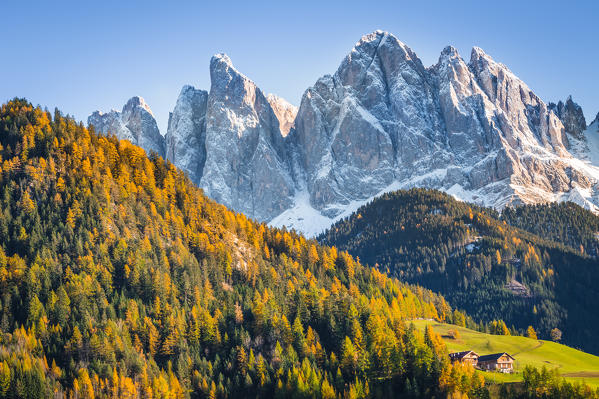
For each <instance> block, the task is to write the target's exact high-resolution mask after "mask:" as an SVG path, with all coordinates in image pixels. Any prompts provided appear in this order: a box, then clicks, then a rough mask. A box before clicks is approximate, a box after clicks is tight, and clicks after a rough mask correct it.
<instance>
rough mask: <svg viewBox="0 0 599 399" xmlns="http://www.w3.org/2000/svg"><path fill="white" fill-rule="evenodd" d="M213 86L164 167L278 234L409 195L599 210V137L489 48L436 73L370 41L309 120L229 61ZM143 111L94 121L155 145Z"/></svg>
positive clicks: (178, 132)
mask: <svg viewBox="0 0 599 399" xmlns="http://www.w3.org/2000/svg"><path fill="white" fill-rule="evenodd" d="M210 77H211V88H210V91H209V92H206V91H203V90H196V89H194V88H193V87H191V86H185V87H184V88H183V89H182V90H181V93H180V95H179V98H178V100H177V105H176V106H175V109H174V110H173V112H172V113H171V115H170V118H169V124H168V132H167V135H166V150H165V151H166V157H167V158H168V159H169V160H171V161H172V162H173V163H174V164H175V165H176V166H177V167H179V168H181V169H182V170H184V171H185V172H187V173H188V175H189V176H190V177H191V179H192V180H193V181H194V182H196V183H197V184H199V185H200V186H201V187H202V188H203V189H204V190H205V192H206V194H207V195H209V196H210V197H212V198H213V199H215V200H217V201H219V202H221V203H223V204H225V205H227V206H229V207H231V208H232V209H234V210H236V211H240V212H244V213H246V214H247V215H248V216H250V217H253V218H256V219H258V220H261V221H269V222H270V223H271V224H273V225H275V226H282V225H286V226H287V227H290V228H296V229H298V230H300V231H303V232H305V233H307V234H309V235H314V234H317V233H319V232H320V231H322V230H323V229H325V228H327V227H328V226H330V224H331V223H333V222H334V221H335V220H336V219H338V218H341V217H344V216H346V215H348V214H349V213H351V212H353V211H354V210H356V209H357V208H358V207H359V206H360V205H361V204H363V203H365V202H366V201H368V200H370V199H371V198H373V197H374V196H376V195H379V194H381V193H383V192H385V191H389V190H393V189H399V188H410V187H429V188H436V189H440V190H444V191H446V192H448V193H450V194H452V195H454V196H456V197H458V198H460V199H462V200H467V201H472V202H476V203H479V204H482V205H486V206H492V207H496V208H498V209H501V208H502V207H504V206H506V205H509V204H518V203H535V202H547V201H560V200H573V201H575V202H578V203H579V204H581V205H583V206H586V207H587V208H590V209H592V210H597V209H598V208H597V206H596V205H597V204H599V155H597V154H599V136H597V135H596V134H595V135H592V134H590V133H589V129H587V130H585V129H584V128H585V127H586V124H585V123H584V117H583V116H582V111H581V110H580V107H578V106H577V105H576V104H575V103H574V102H573V101H572V100H571V99H569V100H568V101H566V103H559V104H557V105H551V104H550V105H547V104H545V103H544V102H543V101H542V100H541V99H540V98H539V97H538V96H536V95H535V93H534V92H532V91H531V90H530V89H529V88H528V86H527V85H526V84H525V83H524V82H522V81H521V80H520V79H519V78H518V77H516V76H515V75H514V74H513V73H512V72H511V71H510V70H509V69H508V68H507V67H506V66H505V65H503V64H500V63H498V62H496V61H494V60H493V59H492V58H491V57H490V56H489V55H487V54H486V53H485V52H484V51H483V50H481V49H479V48H474V49H473V50H472V53H471V56H470V61H469V62H468V63H467V62H466V61H464V59H463V58H462V57H461V56H460V55H459V54H458V52H457V51H456V50H455V49H454V48H452V47H447V48H445V49H444V50H443V51H442V53H441V55H440V57H439V60H438V62H437V63H436V64H435V65H433V66H431V67H428V68H426V67H424V66H423V64H422V62H421V61H420V59H419V58H418V57H417V55H416V54H415V53H414V52H413V51H412V50H411V49H410V48H409V47H407V46H406V45H405V44H404V43H402V42H400V41H399V40H398V39H397V38H395V37H394V36H393V35H391V34H389V33H387V32H382V31H376V32H373V33H371V34H369V35H366V36H364V37H362V39H361V40H360V41H359V42H358V43H357V44H356V45H355V47H354V48H353V49H352V51H351V52H350V53H349V54H348V55H347V56H346V57H345V58H344V60H343V61H342V62H341V64H340V66H339V68H338V69H337V71H336V72H335V73H334V74H333V75H325V76H323V77H321V78H320V79H318V81H317V82H316V83H315V84H314V86H312V87H310V88H308V89H307V90H306V92H305V93H304V95H303V97H302V100H301V104H300V107H299V109H295V107H293V106H291V105H289V104H288V103H287V102H285V101H284V100H282V99H280V98H277V97H276V96H272V95H269V96H268V97H266V96H265V95H264V94H263V93H262V91H261V90H260V89H259V88H258V87H257V86H256V85H255V84H254V82H252V81H251V80H250V79H248V78H247V77H245V76H244V75H243V74H241V73H240V72H239V71H237V70H236V69H235V68H234V67H233V65H232V63H231V60H230V59H229V58H228V57H227V56H226V55H224V54H219V55H216V56H214V57H213V58H212V60H211V62H210ZM125 108H127V106H126V107H125ZM139 108H141V109H144V107H143V106H141V105H139V104H138V106H135V107H133V110H134V112H138V113H139V114H140V115H145V114H143V113H142V111H141V110H138V109H139ZM134 112H133V111H128V110H125V109H123V112H122V113H118V112H116V111H114V112H111V113H108V114H105V115H104V114H99V113H94V114H93V115H92V116H90V123H91V124H94V125H95V126H96V127H97V128H98V129H104V130H102V131H115V132H120V133H118V134H117V135H121V136H122V137H124V138H129V137H132V138H133V139H134V140H137V142H138V143H140V142H141V143H144V145H146V146H150V144H151V140H145V141H143V140H140V138H139V137H140V136H141V137H156V136H155V134H154V133H153V130H152V129H153V127H152V126H151V124H144V123H141V122H138V123H131V121H132V120H133V121H138V120H141V117H139V118H135V117H132V116H130V115H133V114H134ZM598 118H599V115H598ZM130 126H134V127H135V128H133V129H132V128H130ZM139 126H141V127H142V129H141V130H140V129H139ZM592 126H599V120H598V121H596V123H595V124H594V125H592ZM146 128H148V129H150V131H149V132H147V133H143V134H141V135H140V133H139V132H140V131H144V129H146ZM581 129H582V130H581ZM135 132H137V133H135ZM132 141H133V140H132Z"/></svg>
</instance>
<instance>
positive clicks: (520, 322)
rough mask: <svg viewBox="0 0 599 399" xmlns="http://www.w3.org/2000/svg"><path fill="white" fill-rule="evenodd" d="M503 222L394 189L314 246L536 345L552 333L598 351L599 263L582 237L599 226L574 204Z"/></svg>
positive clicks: (491, 213) (589, 240)
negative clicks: (501, 323)
mask: <svg viewBox="0 0 599 399" xmlns="http://www.w3.org/2000/svg"><path fill="white" fill-rule="evenodd" d="M506 214H507V215H508V216H506V217H500V216H499V214H498V213H497V212H496V211H495V210H493V209H490V208H482V207H478V206H476V205H472V204H468V203H465V202H460V201H457V200H455V199H453V198H452V197H450V196H449V195H447V194H445V193H441V192H438V191H430V190H425V189H412V190H409V191H401V190H400V191H397V192H393V193H388V194H384V195H382V196H381V197H379V198H377V199H375V200H373V201H372V202H371V203H369V204H368V205H365V206H363V207H361V208H360V209H358V211H357V212H356V213H354V214H353V215H351V216H350V217H349V218H346V219H344V220H342V221H339V222H337V223H336V224H334V225H333V226H332V227H331V228H330V229H329V230H328V231H327V232H326V233H325V234H323V235H321V236H320V237H319V240H320V242H321V243H323V244H326V245H334V246H336V247H337V248H339V249H340V250H347V251H348V252H349V253H351V254H352V255H354V256H356V257H358V258H359V259H360V260H361V261H362V262H364V263H366V264H368V265H370V266H374V267H378V268H379V269H381V270H383V271H385V272H388V273H390V274H391V275H393V276H397V277H398V278H399V279H401V280H402V281H407V282H410V283H416V284H421V285H422V286H424V287H427V288H429V289H432V290H434V291H437V292H440V293H442V294H443V295H445V296H446V298H447V299H448V301H449V302H450V304H451V305H452V306H455V307H457V308H460V309H464V310H466V311H467V312H468V313H469V314H471V315H472V316H473V317H475V318H476V319H479V320H482V321H485V322H488V321H491V320H494V319H503V320H505V322H506V323H507V324H508V325H513V326H515V327H516V328H517V329H519V330H520V331H525V330H526V328H527V326H529V325H532V326H533V327H534V328H535V329H536V330H537V331H539V332H540V337H543V338H549V333H550V330H551V329H553V328H559V329H561V330H562V331H563V333H564V335H563V342H564V343H566V344H568V345H570V346H574V347H578V348H582V349H584V350H586V351H589V352H592V353H599V345H597V340H596V339H595V335H596V332H597V330H598V329H599V315H598V314H597V312H596V306H597V304H596V298H597V296H598V295H599V290H598V289H597V285H596V282H597V281H599V261H598V260H597V257H596V249H597V243H596V238H595V237H594V235H595V232H596V231H593V232H590V231H589V230H590V229H593V227H592V226H597V223H599V218H598V217H597V216H595V215H594V214H593V213H591V212H589V211H586V210H584V209H582V208H580V207H577V206H575V205H571V204H570V205H563V206H557V207H556V206H554V205H546V206H541V205H537V206H535V207H528V208H523V209H519V208H516V209H515V210H510V211H509V213H506ZM536 222H539V223H541V224H543V223H546V225H541V226H537V225H535V223H536ZM509 223H513V224H515V225H517V226H522V227H524V228H527V229H529V230H531V231H532V232H533V233H537V234H542V236H537V235H534V234H532V233H530V232H527V231H524V230H521V229H519V228H517V227H513V226H511V225H510V224H509ZM553 240H555V241H553ZM564 244H565V245H564Z"/></svg>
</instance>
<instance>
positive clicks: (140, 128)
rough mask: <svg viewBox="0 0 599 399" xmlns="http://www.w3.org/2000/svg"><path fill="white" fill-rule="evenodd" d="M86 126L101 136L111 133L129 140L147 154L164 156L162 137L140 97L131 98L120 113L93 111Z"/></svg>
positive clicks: (148, 109)
mask: <svg viewBox="0 0 599 399" xmlns="http://www.w3.org/2000/svg"><path fill="white" fill-rule="evenodd" d="M87 124H88V125H93V126H94V128H95V129H96V131H98V132H100V133H102V134H108V133H112V134H114V135H115V136H116V137H118V138H119V139H121V140H129V141H130V142H131V143H133V144H135V145H138V146H140V147H141V148H143V149H144V150H146V152H148V153H150V152H155V153H157V154H158V155H160V156H161V157H164V156H165V147H164V137H163V136H162V135H161V134H160V130H159V129H158V125H157V124H156V119H154V115H153V114H152V111H151V110H150V107H149V106H148V105H147V104H146V102H145V101H144V99H143V98H141V97H132V98H131V99H130V100H129V101H127V103H126V104H125V106H124V107H123V110H122V112H118V111H114V110H112V111H110V112H108V113H106V114H104V113H102V112H100V111H95V112H94V113H93V114H91V115H90V116H89V117H88V119H87Z"/></svg>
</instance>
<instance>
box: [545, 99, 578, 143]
mask: <svg viewBox="0 0 599 399" xmlns="http://www.w3.org/2000/svg"><path fill="white" fill-rule="evenodd" d="M548 107H549V109H551V110H552V111H553V112H555V114H556V115H557V117H558V118H559V119H560V120H561V121H562V124H563V125H564V129H565V130H566V133H569V134H571V135H572V136H574V137H575V138H577V139H582V138H583V134H582V133H583V132H584V131H585V130H586V128H587V123H586V120H585V118H584V113H583V112H582V108H581V107H580V105H578V104H576V103H575V102H574V101H572V96H569V97H568V99H567V100H566V102H565V103H563V102H561V101H559V102H558V103H557V104H554V103H549V104H548Z"/></svg>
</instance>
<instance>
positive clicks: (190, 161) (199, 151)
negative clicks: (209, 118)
mask: <svg viewBox="0 0 599 399" xmlns="http://www.w3.org/2000/svg"><path fill="white" fill-rule="evenodd" d="M207 103H208V92H206V91H205V90H196V89H195V88H194V87H192V86H184V87H183V89H181V93H180V94H179V98H178V99H177V104H176V105H175V109H174V110H173V112H171V113H170V115H169V119H168V130H167V133H166V136H165V139H166V158H167V159H168V160H169V161H171V162H172V163H173V164H175V165H176V166H177V167H178V168H179V169H181V170H183V171H184V172H186V173H187V174H188V176H189V177H190V179H191V180H192V181H194V182H196V183H199V182H200V180H201V179H202V175H203V173H204V164H205V163H206V106H207Z"/></svg>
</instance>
